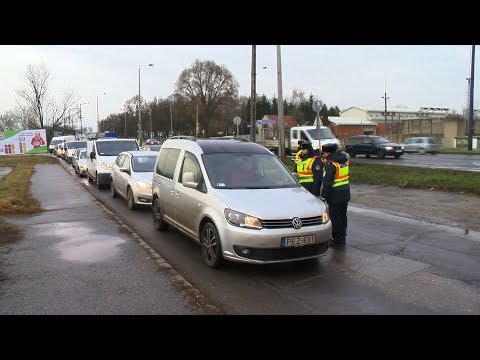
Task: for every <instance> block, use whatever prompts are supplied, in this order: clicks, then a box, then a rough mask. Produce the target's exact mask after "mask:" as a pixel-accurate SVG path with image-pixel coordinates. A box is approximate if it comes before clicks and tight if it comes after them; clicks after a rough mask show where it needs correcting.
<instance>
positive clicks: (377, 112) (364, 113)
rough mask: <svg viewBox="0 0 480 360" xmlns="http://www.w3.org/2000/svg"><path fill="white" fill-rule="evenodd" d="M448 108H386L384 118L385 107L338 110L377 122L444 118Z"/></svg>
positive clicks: (343, 115)
mask: <svg viewBox="0 0 480 360" xmlns="http://www.w3.org/2000/svg"><path fill="white" fill-rule="evenodd" d="M449 111H450V109H448V108H433V107H421V108H419V109H409V108H406V107H393V108H387V117H386V119H385V109H364V108H360V107H355V106H352V107H349V108H348V109H345V110H342V111H340V117H353V118H359V119H362V120H370V121H374V122H375V123H377V124H379V123H381V122H385V120H387V121H403V120H419V119H429V118H436V119H438V118H444V117H446V116H447V115H448V114H449Z"/></svg>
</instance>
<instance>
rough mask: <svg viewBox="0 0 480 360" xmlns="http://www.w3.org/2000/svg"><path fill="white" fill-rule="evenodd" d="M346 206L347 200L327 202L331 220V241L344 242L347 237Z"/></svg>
mask: <svg viewBox="0 0 480 360" xmlns="http://www.w3.org/2000/svg"><path fill="white" fill-rule="evenodd" d="M347 207H348V201H345V202H341V203H336V204H331V203H329V204H328V210H329V215H330V220H331V221H332V241H333V242H334V243H336V244H344V243H345V241H346V237H347Z"/></svg>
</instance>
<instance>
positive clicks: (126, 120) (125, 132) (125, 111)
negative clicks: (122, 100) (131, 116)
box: [125, 110, 127, 137]
mask: <svg viewBox="0 0 480 360" xmlns="http://www.w3.org/2000/svg"><path fill="white" fill-rule="evenodd" d="M125 137H127V111H126V110H125Z"/></svg>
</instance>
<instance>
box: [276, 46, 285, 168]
mask: <svg viewBox="0 0 480 360" xmlns="http://www.w3.org/2000/svg"><path fill="white" fill-rule="evenodd" d="M277 83H278V157H279V158H280V159H281V160H282V161H283V159H284V158H285V132H284V124H285V120H284V118H283V93H282V54H281V49H280V45H277Z"/></svg>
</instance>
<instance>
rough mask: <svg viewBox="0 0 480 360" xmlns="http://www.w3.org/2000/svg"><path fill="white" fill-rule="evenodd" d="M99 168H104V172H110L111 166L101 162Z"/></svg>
mask: <svg viewBox="0 0 480 360" xmlns="http://www.w3.org/2000/svg"><path fill="white" fill-rule="evenodd" d="M100 167H101V168H104V169H105V170H112V165H111V164H109V163H108V162H106V161H102V162H101V163H100Z"/></svg>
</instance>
